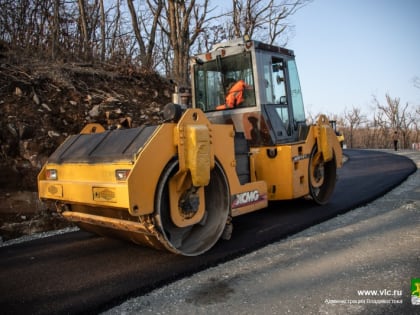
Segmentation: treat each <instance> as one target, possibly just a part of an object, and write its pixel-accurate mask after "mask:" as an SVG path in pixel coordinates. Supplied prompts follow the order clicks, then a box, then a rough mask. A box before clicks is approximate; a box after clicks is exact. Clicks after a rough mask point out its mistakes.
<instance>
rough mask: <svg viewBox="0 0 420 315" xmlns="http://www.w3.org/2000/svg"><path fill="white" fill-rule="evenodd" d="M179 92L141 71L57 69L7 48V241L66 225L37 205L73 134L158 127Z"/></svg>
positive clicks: (2, 76)
mask: <svg viewBox="0 0 420 315" xmlns="http://www.w3.org/2000/svg"><path fill="white" fill-rule="evenodd" d="M171 93H172V86H171V85H170V84H169V82H168V81H166V80H165V79H163V78H161V77H160V76H159V75H157V74H155V73H150V72H147V71H141V70H139V69H136V68H135V67H133V66H130V67H128V66H123V67H121V66H118V67H117V66H113V65H109V64H99V63H98V64H81V63H69V62H54V63H52V62H48V61H45V60H39V59H29V58H27V57H26V58H24V57H21V56H19V55H18V54H16V53H14V52H12V51H10V50H8V49H7V47H4V46H1V45H0V173H1V174H2V176H0V237H2V239H3V240H7V239H10V238H12V237H16V236H20V235H22V234H30V233H33V232H38V231H39V230H45V229H55V228H57V227H61V226H63V225H66V223H65V222H64V221H63V220H62V219H61V218H59V217H57V216H56V215H55V213H54V209H52V207H51V206H50V205H46V204H42V203H40V202H39V201H38V200H37V194H36V189H37V182H36V177H37V174H38V172H39V171H40V169H41V167H42V165H43V164H44V163H45V161H46V160H47V158H48V156H49V155H50V154H51V153H52V152H54V150H55V149H56V148H57V147H58V145H59V144H60V143H62V142H63V140H64V139H65V138H66V137H67V136H68V135H70V134H76V133H78V132H79V131H80V130H81V129H82V127H83V126H84V125H86V124H87V123H90V122H97V123H100V124H102V125H103V126H105V127H106V128H116V127H118V126H119V125H121V124H122V125H124V124H126V123H127V120H126V118H127V117H129V118H130V119H131V124H132V126H133V127H135V126H138V125H141V124H145V123H158V122H159V120H160V116H159V112H160V111H161V109H162V107H163V106H164V105H165V104H167V103H168V102H170V98H171ZM28 227H29V228H28Z"/></svg>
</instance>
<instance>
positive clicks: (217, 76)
mask: <svg viewBox="0 0 420 315" xmlns="http://www.w3.org/2000/svg"><path fill="white" fill-rule="evenodd" d="M194 67H195V68H194V72H195V75H194V77H195V82H194V83H195V104H196V107H198V108H200V109H202V110H203V111H205V112H208V111H213V110H221V109H232V108H236V107H251V106H256V101H255V90H254V77H253V73H252V63H251V54H250V53H249V52H247V53H244V54H240V55H235V56H229V57H223V58H222V57H220V56H217V58H216V59H214V60H211V61H209V62H205V63H203V64H201V65H200V64H196V65H195V66H194Z"/></svg>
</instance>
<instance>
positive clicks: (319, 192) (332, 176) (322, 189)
mask: <svg viewBox="0 0 420 315" xmlns="http://www.w3.org/2000/svg"><path fill="white" fill-rule="evenodd" d="M308 173H309V192H310V196H311V198H312V199H313V200H314V201H315V203H317V204H319V205H324V204H326V203H328V201H329V200H330V198H331V195H332V194H333V192H334V188H335V183H336V181H337V165H336V163H335V157H333V159H332V160H331V161H328V162H324V160H323V158H322V154H321V153H320V152H318V146H317V145H314V147H313V148H312V152H311V156H310V159H309V169H308Z"/></svg>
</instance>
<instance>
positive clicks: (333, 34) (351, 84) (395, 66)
mask: <svg viewBox="0 0 420 315" xmlns="http://www.w3.org/2000/svg"><path fill="white" fill-rule="evenodd" d="M217 2H218V3H221V4H220V7H223V6H229V7H230V6H231V3H230V1H223V2H222V1H220V0H218V1H217ZM288 22H289V23H290V24H292V25H294V30H293V36H291V37H290V38H289V41H288V44H287V47H288V48H290V49H293V50H294V51H295V55H296V61H297V65H298V69H299V76H300V81H301V85H302V93H303V98H304V102H305V109H306V111H307V112H308V113H311V114H312V115H314V116H315V115H317V114H319V113H325V114H327V115H342V114H343V113H344V112H345V111H350V110H352V109H353V108H359V109H361V111H362V114H365V115H366V116H368V117H369V116H370V115H369V114H372V113H373V110H374V104H373V97H374V96H375V97H376V98H377V99H378V100H379V102H380V103H381V104H386V101H385V94H387V93H388V94H389V95H390V96H391V97H392V98H397V97H398V98H400V101H401V103H402V104H406V103H408V104H409V106H411V107H412V108H413V109H414V108H415V107H416V106H419V105H420V88H416V87H415V86H414V83H413V79H414V77H416V76H417V77H419V78H420V0H314V1H312V2H311V3H309V4H308V5H307V6H305V7H303V8H302V9H300V10H299V11H298V12H297V13H295V14H294V15H293V16H292V17H290V18H289V21H288Z"/></svg>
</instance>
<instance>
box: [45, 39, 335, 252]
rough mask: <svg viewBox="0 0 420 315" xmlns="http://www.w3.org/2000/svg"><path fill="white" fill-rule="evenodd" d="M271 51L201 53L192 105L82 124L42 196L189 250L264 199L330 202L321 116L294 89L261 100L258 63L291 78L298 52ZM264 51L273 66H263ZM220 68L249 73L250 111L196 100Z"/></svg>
mask: <svg viewBox="0 0 420 315" xmlns="http://www.w3.org/2000/svg"><path fill="white" fill-rule="evenodd" d="M276 49H277V48H276ZM276 49H274V48H273V47H271V46H262V45H259V44H258V43H257V42H244V43H243V45H242V46H241V45H236V44H235V45H233V46H232V48H223V49H215V50H214V51H213V52H212V53H211V54H206V55H205V56H201V58H203V60H204V58H205V59H206V62H207V66H206V62H200V65H193V66H192V69H193V70H192V77H193V80H192V81H193V84H192V86H193V100H192V103H193V106H192V107H193V108H185V107H184V108H182V110H181V106H180V105H173V104H172V105H171V106H169V107H168V108H169V110H168V113H175V112H177V111H178V110H179V111H180V112H181V114H180V115H178V116H177V115H173V116H171V115H172V114H170V115H169V118H166V119H165V120H166V122H164V123H162V124H160V125H156V126H140V127H137V128H131V129H121V130H105V129H104V128H103V127H102V126H100V125H98V124H90V125H87V126H86V127H85V128H83V130H82V131H81V133H80V134H78V135H72V136H70V137H68V138H67V139H66V140H65V141H64V143H63V144H62V145H61V146H60V147H59V148H58V149H57V150H56V151H55V152H54V153H53V154H52V155H51V156H50V158H49V160H48V161H47V163H46V164H45V165H44V166H43V168H42V170H41V172H40V173H39V175H38V191H39V197H40V198H41V199H42V200H55V201H56V205H57V210H58V211H59V212H60V213H61V214H62V215H63V216H64V217H66V218H67V219H68V220H70V221H72V222H74V223H75V224H77V225H78V226H80V227H81V228H83V229H85V230H88V231H91V232H94V233H97V234H100V235H107V236H108V235H109V236H115V237H121V238H125V239H129V240H131V241H133V242H136V243H139V244H146V245H148V246H152V247H154V248H160V249H167V250H169V251H171V252H173V253H176V254H182V255H187V256H194V255H199V254H201V253H203V252H205V251H207V250H209V249H210V248H211V247H212V246H213V245H214V244H215V243H216V242H217V241H218V239H220V238H221V237H222V238H225V239H228V238H229V237H230V234H231V232H232V218H233V217H235V216H239V215H242V214H245V213H249V212H253V211H256V210H259V209H264V208H266V207H267V206H268V202H269V201H274V200H285V199H295V198H300V197H309V198H313V199H314V201H315V202H317V203H319V204H323V203H326V202H327V201H328V199H329V198H330V196H331V194H332V192H333V189H334V185H335V180H336V168H338V167H341V163H342V162H341V161H342V151H341V148H340V145H339V143H338V141H337V137H336V136H335V133H334V131H333V129H332V128H331V126H330V124H329V121H328V119H327V118H326V117H325V116H320V118H319V119H318V121H317V123H316V124H314V125H311V126H306V124H305V123H304V121H302V114H299V113H298V112H301V110H300V109H299V106H296V105H292V104H294V102H295V103H296V102H297V104H298V105H299V100H298V99H297V98H296V97H294V98H292V97H291V96H288V97H289V98H287V99H286V97H282V98H280V100H279V101H276V102H277V103H273V104H265V102H267V100H268V98H267V97H266V96H264V95H263V94H264V93H266V94H267V95H268V93H269V91H268V89H267V88H266V89H265V90H264V91H265V92H264V93H262V92H258V90H259V89H260V91H261V89H262V88H261V86H268V85H267V84H266V83H265V81H267V78H269V76H267V74H264V75H262V74H259V71H260V70H259V69H260V68H263V69H269V70H270V71H273V74H269V75H272V77H273V80H274V82H276V81H277V83H278V84H280V83H281V82H283V81H284V80H285V79H284V78H286V79H288V78H289V77H290V78H292V77H293V72H292V70H293V69H292V68H293V65H294V64H293V63H292V62H294V60H293V55H292V54H291V52H290V51H283V50H278V49H277V50H276ZM267 53H270V54H274V57H272V58H271V57H270V58H271V59H269V58H267V56H266V54H267ZM235 56H236V57H235ZM238 56H240V57H238ZM229 57H235V58H234V59H229ZM242 57H243V58H248V59H246V60H248V61H249V60H251V58H253V59H252V60H254V59H255V60H254V61H253V62H252V63H251V62H248V64H249V65H250V66H251V65H252V67H253V68H252V67H251V68H248V69H242V68H241V67H242V66H243V64H245V63H243V64H242V63H240V62H239V61H240V58H242ZM224 58H225V59H224ZM258 58H261V59H258ZM264 58H265V59H264ZM197 60H199V59H196V60H195V62H198V61H197ZM264 60H268V62H270V65H269V67H262V66H261V65H260V63H263V62H265V61H264ZM225 61H226V65H227V66H225V67H220V64H221V63H223V62H225ZM271 62H273V65H271ZM274 63H275V64H274ZM202 65H204V66H202ZM286 65H287V66H286ZM260 66H261V67H260ZM200 67H204V68H200ZM206 67H207V68H206ZM230 67H232V68H230ZM259 67H260V68H259ZM239 68H240V69H239ZM221 69H228V70H229V71H230V72H227V73H225V74H226V75H228V76H230V75H232V74H235V75H239V74H241V75H245V79H246V81H247V83H250V80H251V79H252V80H251V81H252V83H253V89H254V91H252V93H250V94H247V93H244V95H243V96H241V97H243V98H246V97H247V96H248V95H252V97H253V100H251V101H249V102H248V103H247V105H246V106H247V107H246V108H241V107H238V108H228V107H227V106H225V108H226V110H223V111H218V110H216V107H218V108H220V106H217V105H218V104H219V103H220V102H223V98H216V96H211V95H210V94H209V95H208V96H207V99H204V98H202V97H203V96H205V94H206V93H207V92H208V90H207V89H210V87H211V88H215V87H216V85H217V84H218V82H219V81H220V80H219V79H218V80H219V81H217V82H216V81H215V82H214V83H212V84H211V85H209V88H206V86H205V85H204V84H203V83H202V82H200V81H199V80H201V79H203V78H220V77H221V76H220V74H217V75H215V74H214V73H219V71H222V70H221ZM238 69H239V70H238ZM287 69H291V70H287ZM286 70H287V71H289V72H286ZM203 71H204V72H203ZM279 71H283V72H284V74H281V76H282V77H284V78H282V77H281V76H280V75H279ZM210 72H211V73H210ZM203 73H204V74H205V75H203ZM194 78H196V79H194ZM253 78H261V80H260V81H258V80H259V79H258V80H256V79H253ZM206 80H207V79H206ZM264 80H265V81H264ZM296 80H297V79H293V78H292V79H290V81H291V82H295V84H296ZM267 82H268V81H267ZM207 83H208V81H206V84H207ZM288 88H289V87H288ZM220 89H221V87H220ZM220 89H215V90H214V92H215V94H214V95H216V94H217V95H219V94H220V92H221V90H220ZM296 91H299V90H298V87H296V86H295V89H294V92H293V93H295V94H296ZM209 92H210V91H209ZM270 93H271V92H270ZM293 93H291V92H290V93H289V95H292V94H293ZM272 94H273V93H272ZM261 95H262V96H261ZM273 95H274V94H273ZM260 96H261V97H260ZM218 97H219V96H218ZM264 97H265V98H264ZM273 100H274V98H273ZM276 115H279V116H278V118H276V117H277V116H276ZM293 115H294V116H293ZM286 116H287V118H291V119H292V120H295V123H294V124H291V123H287V121H288V120H286V118H285V117H286ZM275 119H277V120H275ZM281 119H283V121H282V120H281ZM299 119H300V120H299ZM287 124H288V125H287Z"/></svg>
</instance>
